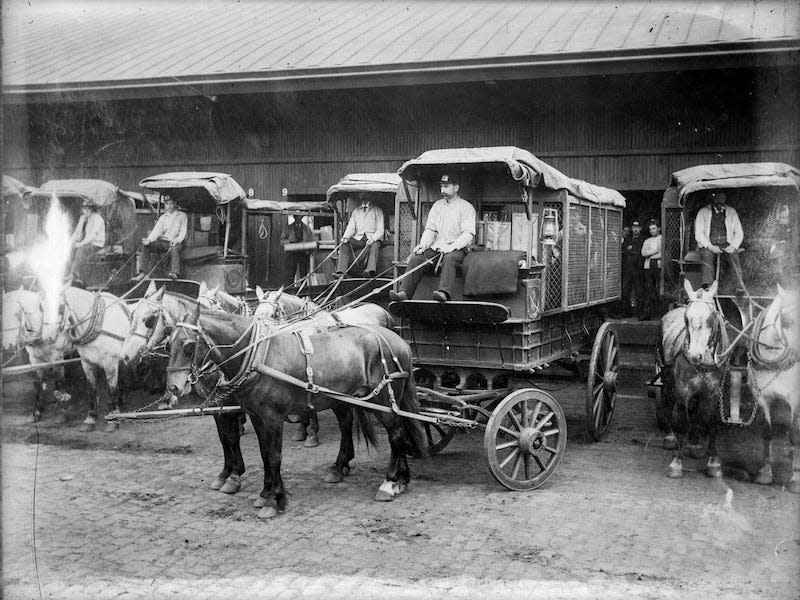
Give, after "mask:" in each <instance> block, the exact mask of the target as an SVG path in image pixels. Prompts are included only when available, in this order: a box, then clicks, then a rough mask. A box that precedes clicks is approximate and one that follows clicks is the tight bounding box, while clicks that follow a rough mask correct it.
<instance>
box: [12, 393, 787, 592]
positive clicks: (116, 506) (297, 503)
mask: <svg viewBox="0 0 800 600" xmlns="http://www.w3.org/2000/svg"><path fill="white" fill-rule="evenodd" d="M641 391H642V390H635V391H634V392H631V393H628V394H623V395H622V397H621V398H620V401H619V407H618V411H617V414H616V416H615V424H614V428H613V431H612V433H611V435H610V436H609V438H608V439H607V440H605V441H604V442H601V443H598V444H588V443H585V442H583V436H582V435H581V432H580V427H581V426H580V422H579V421H578V420H577V419H574V418H572V417H573V416H576V417H577V415H579V414H580V411H581V410H582V409H581V403H582V401H583V390H582V388H580V387H579V386H573V387H572V388H570V389H569V390H566V391H564V392H559V393H558V394H555V395H556V396H557V397H558V398H559V400H560V401H562V403H564V404H565V407H566V409H567V414H568V415H570V419H569V425H570V426H571V434H570V441H569V444H568V446H567V451H566V453H565V456H564V460H563V462H562V463H561V466H560V467H559V470H558V471H557V473H556V474H555V475H554V477H553V478H552V479H551V480H550V481H549V482H548V483H547V484H546V485H545V486H543V487H542V488H540V489H539V490H536V491H533V492H527V493H515V492H508V491H506V490H504V489H503V488H502V487H500V486H499V485H498V484H496V483H495V482H494V480H493V479H492V477H491V475H490V473H489V471H488V468H487V466H486V460H485V457H484V456H483V444H482V435H481V434H480V433H478V432H475V433H468V434H463V435H458V436H457V437H456V438H455V440H454V441H453V442H452V443H451V444H450V446H448V447H447V448H446V449H445V450H444V451H443V452H442V453H441V454H440V455H437V456H435V457H433V458H430V459H421V460H415V461H413V462H412V472H413V481H412V484H411V486H410V489H409V492H408V493H407V494H404V495H403V496H401V497H400V498H399V499H397V500H395V501H394V502H392V503H390V504H384V503H376V502H374V501H373V500H372V497H373V495H374V493H375V491H376V489H377V486H378V485H379V483H380V481H381V480H382V476H383V473H384V470H385V467H386V464H387V462H388V457H387V451H388V444H386V443H385V442H384V443H383V444H382V445H381V447H380V448H379V449H377V450H374V449H373V450H371V451H370V452H369V453H367V452H366V450H365V448H364V447H363V445H362V446H360V447H359V448H358V449H357V456H356V461H355V469H354V472H353V473H352V474H351V475H350V476H349V477H347V479H346V481H345V482H344V483H343V484H340V485H337V486H334V485H325V484H323V483H322V477H323V474H324V470H325V468H326V466H327V465H328V464H329V463H330V462H332V460H333V458H334V456H335V451H336V447H337V446H338V438H337V433H338V430H336V428H335V421H334V419H333V416H332V415H330V414H329V413H323V414H322V415H321V423H322V432H321V435H322V441H323V443H322V445H320V446H319V447H318V448H314V449H305V448H301V447H300V446H299V444H298V443H292V442H289V441H288V440H287V441H286V442H285V443H284V474H285V479H286V485H287V488H288V490H289V491H290V493H291V496H290V498H289V510H288V511H287V512H286V513H285V514H283V515H280V516H279V517H278V518H276V519H273V520H270V521H264V520H261V519H260V518H259V517H258V516H257V512H256V509H254V508H253V507H252V505H251V500H249V499H248V496H250V495H251V494H255V493H257V492H258V491H260V488H261V478H262V473H263V471H262V468H261V465H260V458H259V456H258V452H257V442H256V438H255V435H254V434H253V433H252V429H251V428H250V425H249V424H248V425H247V434H246V435H245V436H244V438H243V452H244V456H245V461H246V462H247V465H248V471H247V473H246V474H245V476H244V486H243V489H242V491H241V492H240V493H239V494H237V495H233V496H228V495H225V494H221V493H219V492H214V491H212V490H210V489H209V488H208V486H209V483H210V481H211V480H212V479H213V478H214V476H215V475H216V473H217V471H218V470H219V468H220V467H221V452H220V449H219V445H218V442H217V440H216V433H215V430H214V426H213V422H212V421H211V420H210V419H208V418H193V419H180V420H173V421H168V422H157V423H154V422H145V423H142V422H135V423H134V422H129V423H125V424H124V425H123V427H122V429H121V430H120V431H119V432H117V433H116V434H103V433H100V432H97V433H92V434H80V433H78V432H77V424H75V423H72V424H70V425H68V426H67V427H66V428H63V426H61V427H60V426H56V425H53V424H51V423H48V421H44V422H43V423H41V424H40V425H39V426H38V430H37V429H34V427H33V426H32V425H23V424H22V423H21V420H22V417H21V416H20V415H19V414H14V413H13V411H11V412H9V411H8V410H6V414H5V415H4V431H3V433H4V441H5V442H4V444H3V448H2V450H3V456H2V477H3V488H2V493H3V496H2V500H3V503H2V510H3V520H2V524H3V532H2V548H3V565H2V570H3V597H4V598H6V599H8V600H12V599H14V600H15V599H28V598H31V599H34V598H57V599H62V598H65V599H71V598H79V599H82V598H109V599H112V598H113V599H119V600H123V599H133V598H153V599H156V598H157V599H163V598H176V599H183V598H201V599H202V598H214V599H226V598H236V599H241V600H246V599H249V598H261V599H263V598H277V599H284V598H285V599H289V598H326V599H335V598H376V599H377V598H380V599H393V598H431V599H433V598H435V599H440V598H495V597H503V598H555V599H558V598H601V597H602V598H681V599H686V598H709V597H714V598H797V597H798V590H800V573H799V572H798V565H800V531H799V528H798V516H799V515H800V512H799V511H798V509H799V508H800V500H798V498H797V497H796V496H793V495H791V494H789V493H787V492H785V491H784V490H783V489H782V488H781V487H780V486H779V485H773V486H770V487H761V486H757V485H755V484H752V483H747V482H743V481H738V480H735V479H733V478H731V477H726V478H724V479H723V480H721V481H719V480H718V481H714V480H709V479H707V478H706V477H704V476H703V475H702V473H701V472H700V471H699V467H700V463H699V462H698V463H697V465H696V468H697V469H698V470H694V471H690V472H689V473H687V475H686V477H685V478H684V479H682V480H678V481H674V480H669V479H667V478H666V477H665V467H666V464H667V462H668V456H667V455H666V454H665V453H664V451H663V450H661V448H660V441H661V438H660V434H659V433H658V432H657V431H656V429H655V428H654V426H653V425H652V417H651V416H650V415H651V412H652V411H651V409H650V407H649V406H648V402H647V400H646V399H644V398H643V397H642V396H643V394H640V392H641ZM7 394H8V391H7ZM4 407H5V404H4ZM383 439H385V436H383ZM751 442H752V440H751ZM728 445H729V447H730V448H732V450H731V452H735V448H734V445H735V444H732V443H730V442H729V444H728Z"/></svg>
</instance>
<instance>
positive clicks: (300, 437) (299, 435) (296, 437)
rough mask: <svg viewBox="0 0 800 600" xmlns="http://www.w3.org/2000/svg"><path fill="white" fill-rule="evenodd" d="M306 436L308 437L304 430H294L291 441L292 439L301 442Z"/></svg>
mask: <svg viewBox="0 0 800 600" xmlns="http://www.w3.org/2000/svg"><path fill="white" fill-rule="evenodd" d="M307 437H308V436H307V435H306V432H305V431H295V432H294V433H293V434H292V441H293V442H302V441H303V440H304V439H306V438H307Z"/></svg>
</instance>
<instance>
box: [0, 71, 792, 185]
mask: <svg viewBox="0 0 800 600" xmlns="http://www.w3.org/2000/svg"><path fill="white" fill-rule="evenodd" d="M799 81H800V69H797V68H782V69H764V70H760V71H751V70H731V71H713V72H686V73H649V74H644V75H642V74H635V75H630V76H593V77H572V78H563V79H533V80H524V81H497V82H484V83H474V84H448V85H430V86H424V87H423V86H418V87H380V88H372V89H353V90H331V91H321V92H295V93H281V94H253V95H243V96H217V97H216V98H215V99H211V98H206V97H203V96H190V97H185V98H168V99H150V100H125V101H115V102H83V103H72V104H70V103H59V104H51V105H28V106H25V105H21V106H14V105H6V106H5V119H6V120H5V123H6V129H5V150H6V153H5V156H6V159H5V169H4V172H5V173H7V174H9V175H12V176H15V177H17V178H19V179H21V180H22V181H24V182H26V183H30V184H34V185H35V184H40V183H42V182H43V181H45V180H46V179H50V178H55V177H100V178H103V179H108V180H110V181H113V182H115V183H117V184H118V185H119V186H120V187H123V188H127V189H135V186H136V183H137V182H138V181H139V180H140V179H141V178H143V177H145V176H147V175H152V174H155V173H159V172H164V171H176V170H215V171H222V172H228V173H231V174H232V175H233V176H234V177H235V178H236V179H237V180H238V181H239V182H240V183H241V184H242V186H243V187H244V188H245V189H247V188H253V189H254V191H255V195H256V197H259V198H267V199H280V194H281V189H282V188H287V190H288V191H289V193H290V194H292V195H307V194H324V193H325V190H326V189H327V188H328V186H329V185H330V184H332V183H334V182H336V181H337V180H338V179H339V178H340V177H341V176H342V175H344V174H346V173H349V172H369V171H390V170H394V169H396V168H397V167H399V166H400V164H402V162H403V161H404V160H406V159H408V158H411V157H414V156H417V155H418V154H420V153H421V152H422V151H424V150H427V149H431V148H443V147H462V146H492V145H517V146H521V147H523V148H526V149H529V150H531V151H532V152H533V153H534V154H536V155H537V156H539V157H540V158H542V159H544V160H545V161H547V162H549V163H551V164H553V165H554V166H556V167H557V168H559V169H561V170H563V171H564V172H565V173H567V174H568V175H570V176H572V177H578V178H582V179H586V180H589V181H592V182H594V183H598V184H601V185H604V186H608V187H613V188H617V189H620V190H623V191H624V190H653V191H654V193H655V191H657V190H663V189H664V188H665V187H666V186H667V184H668V183H669V174H670V173H671V172H672V171H674V170H677V169H680V168H683V167H687V166H691V165H695V164H701V163H709V162H745V161H762V160H770V161H784V162H788V163H790V164H794V165H800V142H799V141H798V140H800V135H798V134H800V116H798V115H799V113H798V111H797V109H796V104H795V101H796V99H797V98H798V97H800V95H799V94H798V92H799V91H800V84H799V83H798V82H799Z"/></svg>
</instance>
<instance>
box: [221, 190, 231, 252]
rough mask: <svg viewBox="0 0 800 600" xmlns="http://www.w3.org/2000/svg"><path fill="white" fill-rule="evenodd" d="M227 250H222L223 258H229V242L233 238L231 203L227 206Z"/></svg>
mask: <svg viewBox="0 0 800 600" xmlns="http://www.w3.org/2000/svg"><path fill="white" fill-rule="evenodd" d="M225 209H226V213H225V248H224V249H223V250H222V258H228V240H229V239H230V237H231V203H230V202H228V204H227V205H226V206H225Z"/></svg>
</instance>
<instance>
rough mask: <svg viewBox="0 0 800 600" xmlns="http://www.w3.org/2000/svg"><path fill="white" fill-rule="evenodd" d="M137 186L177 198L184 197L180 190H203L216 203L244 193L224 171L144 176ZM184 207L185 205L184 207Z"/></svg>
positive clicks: (242, 195)
mask: <svg viewBox="0 0 800 600" xmlns="http://www.w3.org/2000/svg"><path fill="white" fill-rule="evenodd" d="M139 186H140V187H143V188H146V189H149V190H158V191H160V192H164V193H169V192H172V193H173V194H176V195H177V196H178V197H179V199H180V198H182V197H185V196H186V194H181V193H180V192H181V191H189V190H192V189H196V190H205V192H206V194H207V199H210V200H213V201H214V202H215V203H216V204H217V205H224V204H228V203H229V202H233V201H235V200H243V199H244V198H245V197H246V196H247V194H245V192H244V190H243V189H242V186H240V185H239V184H238V183H236V180H235V179H234V178H233V177H231V176H230V175H228V174H226V173H203V172H193V171H187V172H175V173H164V174H162V175H153V176H152V177H145V178H144V179H142V180H141V181H140V182H139ZM184 208H186V207H184Z"/></svg>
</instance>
